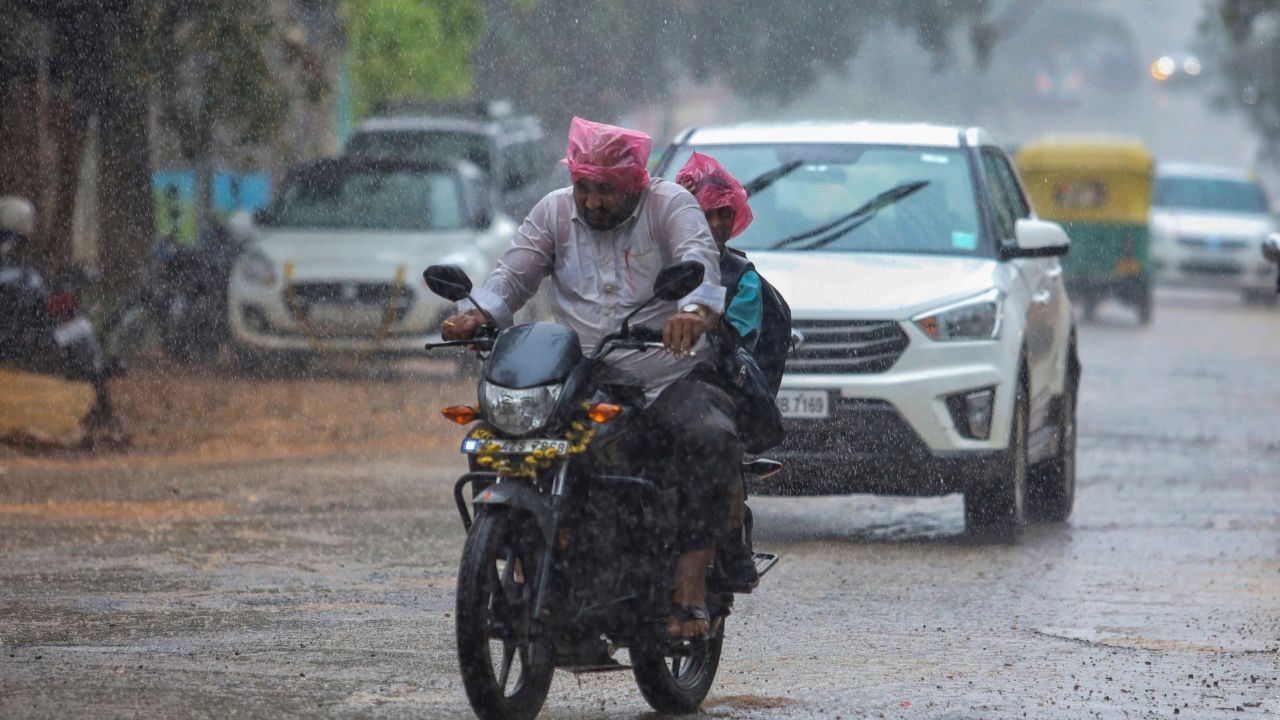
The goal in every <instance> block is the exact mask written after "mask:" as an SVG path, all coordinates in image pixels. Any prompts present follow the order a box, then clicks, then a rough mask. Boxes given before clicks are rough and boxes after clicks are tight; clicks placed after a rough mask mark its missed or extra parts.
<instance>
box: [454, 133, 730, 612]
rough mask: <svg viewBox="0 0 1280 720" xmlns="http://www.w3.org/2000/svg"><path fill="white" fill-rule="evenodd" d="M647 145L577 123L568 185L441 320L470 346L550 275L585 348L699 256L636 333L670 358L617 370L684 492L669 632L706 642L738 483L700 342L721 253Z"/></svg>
mask: <svg viewBox="0 0 1280 720" xmlns="http://www.w3.org/2000/svg"><path fill="white" fill-rule="evenodd" d="M652 146H653V141H652V139H651V138H649V136H648V135H645V134H644V133H640V132H637V131H634V130H627V129H624V128H619V127H614V126H611V125H604V124H600V123H594V122H591V121H588V120H583V119H582V118H576V117H575V118H574V119H573V123H572V125H571V127H570V130H569V144H568V148H567V152H566V157H565V159H564V160H563V161H562V162H564V164H565V165H566V166H568V169H569V174H570V177H571V179H572V181H573V185H572V187H569V188H562V189H560V190H556V191H554V192H552V193H550V194H548V195H547V196H546V197H544V198H543V199H542V200H541V201H540V202H539V203H538V204H537V205H535V206H534V208H533V209H532V210H531V211H530V212H529V215H528V217H526V218H525V220H524V223H523V224H522V225H521V227H520V230H519V232H518V233H517V236H516V238H515V239H514V241H513V243H512V245H511V247H510V248H509V249H508V250H507V251H506V252H505V253H503V255H502V257H501V258H499V260H498V265H497V268H496V269H495V270H494V272H493V273H492V274H491V275H490V277H489V279H488V280H487V281H486V282H485V284H484V286H483V287H481V288H477V289H476V290H475V291H474V292H473V293H472V297H473V298H474V300H475V303H476V305H478V306H479V307H474V306H471V304H470V303H463V304H462V305H461V306H460V308H459V309H460V310H462V312H461V313H460V314H458V315H454V316H453V317H451V318H449V319H448V320H446V321H445V323H444V326H443V328H442V335H443V337H444V338H445V339H446V340H464V339H468V338H471V337H472V336H473V335H474V333H475V331H476V330H477V328H479V327H480V326H481V325H483V324H484V323H485V322H487V321H488V320H489V319H492V320H493V321H494V322H496V323H497V324H498V325H499V326H503V327H506V326H510V325H511V324H512V315H513V313H515V312H516V311H517V310H519V309H520V308H521V307H522V306H523V305H524V304H525V303H526V302H527V301H528V300H529V299H530V298H531V297H532V296H533V294H534V292H536V291H537V289H538V286H539V284H540V283H541V282H542V280H543V278H546V277H550V278H551V280H552V283H553V289H554V297H555V303H554V311H555V315H556V319H557V321H558V322H559V323H561V324H563V325H566V326H568V327H570V328H571V329H573V330H574V331H575V332H576V333H577V334H578V336H579V337H580V338H581V340H582V344H583V346H584V350H587V351H588V352H589V351H590V348H592V347H594V346H595V344H596V343H597V342H598V341H599V339H600V338H602V337H603V336H605V335H606V334H608V333H610V332H613V331H616V330H617V329H618V328H619V326H620V324H621V322H622V319H623V317H625V316H626V315H627V314H628V313H629V312H631V311H632V310H634V309H635V308H637V307H638V306H640V305H641V304H643V303H644V302H645V301H647V300H648V299H649V294H650V292H651V288H652V286H653V280H654V278H655V277H656V275H657V274H658V271H659V270H661V269H662V268H663V267H665V266H667V265H669V264H671V263H674V262H680V261H689V260H692V261H696V262H699V263H700V264H702V265H703V267H704V268H705V275H704V281H703V284H702V285H701V286H700V287H698V288H697V289H696V290H694V292H692V293H690V294H689V295H688V296H686V297H684V298H682V299H681V300H679V301H677V302H661V303H653V304H651V305H649V306H648V307H646V308H644V309H643V310H641V311H640V312H639V314H637V315H636V316H635V317H634V318H633V320H632V322H633V323H634V324H636V325H649V326H654V327H656V326H658V325H661V326H662V335H663V345H664V348H665V351H657V350H637V351H626V352H617V353H614V354H611V355H610V356H609V358H608V362H609V364H610V365H611V366H612V367H613V368H615V369H616V370H618V371H621V372H624V373H626V374H629V375H631V376H633V377H635V378H637V379H638V380H640V381H641V382H642V383H643V384H644V386H645V389H646V393H645V395H646V400H647V402H648V406H647V407H646V408H645V410H644V414H645V418H646V420H647V422H648V424H649V426H650V427H651V428H652V429H653V437H652V441H653V445H654V450H655V452H656V453H662V454H663V455H664V457H666V458H667V472H665V473H664V475H665V476H666V477H664V478H662V480H663V481H664V482H670V483H675V484H676V486H677V487H678V488H679V491H680V496H681V502H680V508H681V511H680V512H681V514H680V519H679V524H680V533H679V537H678V538H677V545H678V548H679V551H680V556H679V560H678V562H677V570H676V573H677V577H676V585H675V591H674V593H673V598H672V603H673V610H672V613H671V617H670V618H669V621H668V628H667V629H668V632H669V633H670V634H671V635H672V636H673V637H684V638H693V637H701V636H704V635H705V634H706V633H707V632H708V629H709V622H708V621H709V616H708V613H707V608H706V573H707V569H708V566H709V565H710V563H711V560H712V558H713V556H714V553H715V547H716V545H717V543H718V541H719V538H720V536H721V535H722V533H723V532H724V529H725V527H726V526H727V523H728V510H729V507H730V495H729V493H730V492H731V489H732V487H733V486H734V485H735V484H736V483H739V482H740V478H739V474H738V470H737V468H738V460H739V458H740V457H741V455H742V452H743V449H742V445H741V442H740V441H739V440H738V437H737V432H736V428H735V426H734V420H733V417H734V413H733V401H732V399H731V398H730V397H729V396H728V394H727V393H726V392H725V391H724V390H723V389H721V388H720V387H719V386H717V385H716V384H715V383H713V382H712V381H711V375H712V374H713V373H714V370H713V369H712V367H711V365H710V364H709V361H710V360H711V357H710V356H711V352H710V350H709V348H708V343H707V341H706V339H705V338H704V337H703V336H704V334H705V333H706V332H707V330H708V329H710V328H712V327H714V326H715V324H716V323H717V322H718V315H719V314H720V313H721V312H722V311H723V310H724V296H725V291H724V288H723V287H721V286H720V283H719V278H720V275H719V252H718V251H717V249H716V246H715V243H714V241H713V240H712V237H711V233H710V230H709V228H708V227H707V223H706V220H705V219H704V217H703V212H702V210H701V208H699V206H698V204H697V203H696V202H695V201H694V199H693V197H692V196H691V195H689V193H687V192H685V191H684V190H683V189H682V188H680V187H679V186H678V185H676V184H675V183H671V182H668V181H665V180H661V179H651V178H650V177H649V173H648V171H647V170H646V169H645V168H646V165H647V162H648V157H649V151H650V150H651V148H652Z"/></svg>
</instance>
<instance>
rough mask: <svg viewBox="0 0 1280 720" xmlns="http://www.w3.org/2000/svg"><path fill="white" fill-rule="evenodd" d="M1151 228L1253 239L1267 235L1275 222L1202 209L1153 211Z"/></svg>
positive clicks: (1263, 217) (1171, 232) (1266, 217)
mask: <svg viewBox="0 0 1280 720" xmlns="http://www.w3.org/2000/svg"><path fill="white" fill-rule="evenodd" d="M1151 226H1152V229H1153V230H1155V231H1157V232H1160V233H1163V234H1165V235H1197V236H1209V235H1218V236H1222V237H1249V238H1256V237H1261V236H1262V235H1264V234H1266V233H1268V232H1271V231H1273V230H1274V228H1275V222H1274V221H1273V220H1272V219H1271V216H1270V215H1266V214H1263V213H1224V212H1216V213H1215V212H1205V211H1203V210H1198V211H1197V210H1153V211H1152V213H1151Z"/></svg>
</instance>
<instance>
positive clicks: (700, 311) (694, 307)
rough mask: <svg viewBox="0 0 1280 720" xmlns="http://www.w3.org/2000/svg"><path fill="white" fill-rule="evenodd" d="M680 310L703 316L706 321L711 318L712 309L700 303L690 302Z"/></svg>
mask: <svg viewBox="0 0 1280 720" xmlns="http://www.w3.org/2000/svg"><path fill="white" fill-rule="evenodd" d="M680 312H682V313H693V314H694V315H697V316H698V317H700V318H702V319H703V320H704V321H705V320H710V319H711V311H710V310H708V309H706V308H705V307H703V306H701V305H699V304H698V303H689V304H688V305H685V306H683V307H681V308H680Z"/></svg>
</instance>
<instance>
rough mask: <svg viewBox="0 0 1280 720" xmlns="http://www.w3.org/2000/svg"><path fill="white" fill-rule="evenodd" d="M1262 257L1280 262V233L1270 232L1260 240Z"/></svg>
mask: <svg viewBox="0 0 1280 720" xmlns="http://www.w3.org/2000/svg"><path fill="white" fill-rule="evenodd" d="M1262 257H1264V258H1266V259H1267V260H1269V261H1271V262H1273V263H1277V264H1280V233H1271V234H1270V235H1268V236H1266V237H1265V238H1263V240H1262Z"/></svg>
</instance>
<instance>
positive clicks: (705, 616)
mask: <svg viewBox="0 0 1280 720" xmlns="http://www.w3.org/2000/svg"><path fill="white" fill-rule="evenodd" d="M698 620H701V621H703V622H705V623H706V624H707V629H706V630H704V631H702V632H700V633H696V634H693V635H685V634H684V626H685V623H689V622H694V621H698ZM673 624H674V625H675V627H676V631H675V632H674V633H673V632H671V626H672V625H673ZM710 632H711V613H709V612H707V606H706V605H675V606H674V607H673V608H672V611H671V615H670V617H668V618H667V635H668V636H670V637H671V639H673V640H703V639H706V637H707V635H708V634H709V633H710Z"/></svg>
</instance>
